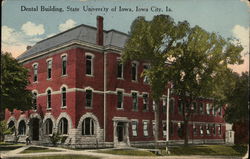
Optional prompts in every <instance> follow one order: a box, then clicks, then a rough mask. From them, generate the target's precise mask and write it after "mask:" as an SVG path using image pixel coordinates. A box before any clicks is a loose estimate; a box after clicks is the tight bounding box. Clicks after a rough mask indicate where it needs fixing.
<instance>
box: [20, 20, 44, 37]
mask: <svg viewBox="0 0 250 159" xmlns="http://www.w3.org/2000/svg"><path fill="white" fill-rule="evenodd" d="M21 29H22V31H23V32H24V33H25V34H26V35H29V36H34V35H42V34H43V33H44V32H45V30H44V25H43V24H38V25H36V24H35V23H32V22H30V21H28V22H26V23H25V24H23V25H22V28H21Z"/></svg>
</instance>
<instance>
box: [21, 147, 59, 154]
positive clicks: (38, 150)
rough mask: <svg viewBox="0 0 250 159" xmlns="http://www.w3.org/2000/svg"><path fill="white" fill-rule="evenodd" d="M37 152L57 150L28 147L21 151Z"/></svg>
mask: <svg viewBox="0 0 250 159" xmlns="http://www.w3.org/2000/svg"><path fill="white" fill-rule="evenodd" d="M38 152H58V150H52V149H48V148H43V147H29V148H27V149H26V150H24V151H22V152H21V153H38Z"/></svg>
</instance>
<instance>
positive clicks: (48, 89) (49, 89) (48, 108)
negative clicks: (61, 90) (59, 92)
mask: <svg viewBox="0 0 250 159" xmlns="http://www.w3.org/2000/svg"><path fill="white" fill-rule="evenodd" d="M48 91H50V107H49V96H48ZM46 98H47V110H50V109H52V89H51V88H50V87H49V88H47V89H46Z"/></svg>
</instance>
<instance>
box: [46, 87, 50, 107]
mask: <svg viewBox="0 0 250 159" xmlns="http://www.w3.org/2000/svg"><path fill="white" fill-rule="evenodd" d="M47 108H51V90H47Z"/></svg>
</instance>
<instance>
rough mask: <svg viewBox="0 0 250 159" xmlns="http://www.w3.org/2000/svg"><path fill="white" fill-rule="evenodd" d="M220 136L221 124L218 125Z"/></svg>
mask: <svg viewBox="0 0 250 159" xmlns="http://www.w3.org/2000/svg"><path fill="white" fill-rule="evenodd" d="M218 135H221V124H219V125H218Z"/></svg>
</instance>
